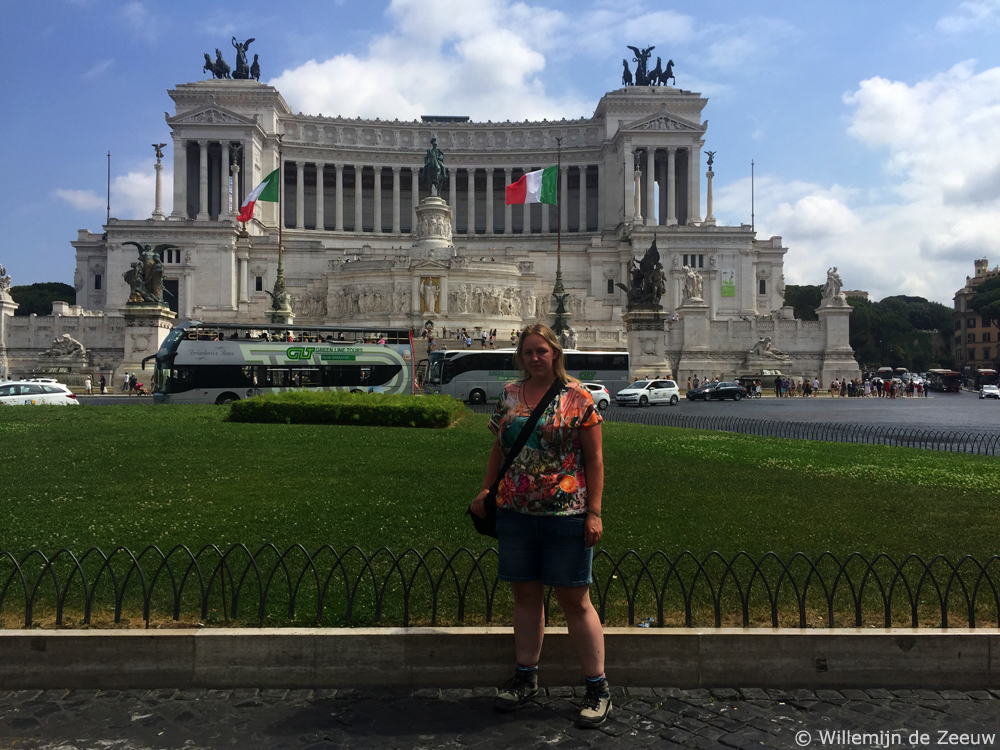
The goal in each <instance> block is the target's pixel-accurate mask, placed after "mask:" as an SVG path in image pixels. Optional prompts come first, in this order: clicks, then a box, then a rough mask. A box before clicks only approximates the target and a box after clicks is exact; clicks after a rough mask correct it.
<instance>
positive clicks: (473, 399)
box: [469, 388, 486, 406]
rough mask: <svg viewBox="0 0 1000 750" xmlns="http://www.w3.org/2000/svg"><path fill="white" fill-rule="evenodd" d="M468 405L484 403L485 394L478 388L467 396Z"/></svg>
mask: <svg viewBox="0 0 1000 750" xmlns="http://www.w3.org/2000/svg"><path fill="white" fill-rule="evenodd" d="M469 403H470V404H473V405H475V406H479V405H480V404H485V403H486V394H485V393H483V392H482V391H481V390H479V389H478V388H477V389H476V390H474V391H473V392H472V393H470V394H469Z"/></svg>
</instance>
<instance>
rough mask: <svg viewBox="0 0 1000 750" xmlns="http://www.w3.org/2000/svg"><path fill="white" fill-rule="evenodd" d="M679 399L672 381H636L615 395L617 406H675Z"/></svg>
mask: <svg viewBox="0 0 1000 750" xmlns="http://www.w3.org/2000/svg"><path fill="white" fill-rule="evenodd" d="M680 399H681V392H680V390H679V389H678V388H677V383H675V382H674V381H673V380H637V381H635V382H634V383H632V384H631V385H630V386H629V387H628V388H623V389H622V390H620V391H618V393H616V394H615V401H617V402H618V405H619V406H628V405H629V404H635V405H637V406H649V405H650V404H670V405H671V406H676V405H677V402H678V401H680Z"/></svg>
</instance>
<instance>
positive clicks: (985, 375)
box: [976, 368, 1000, 391]
mask: <svg viewBox="0 0 1000 750" xmlns="http://www.w3.org/2000/svg"><path fill="white" fill-rule="evenodd" d="M984 385H1000V375H998V374H997V371H996V370H989V369H986V368H980V369H978V370H976V390H977V391H978V390H980V389H981V388H982V387H983V386H984Z"/></svg>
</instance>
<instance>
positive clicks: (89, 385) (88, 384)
mask: <svg viewBox="0 0 1000 750" xmlns="http://www.w3.org/2000/svg"><path fill="white" fill-rule="evenodd" d="M94 383H97V385H98V387H99V388H100V389H101V391H100V392H101V394H102V395H103V394H105V393H107V392H108V381H107V380H105V379H104V376H103V375H101V376H100V377H98V376H97V375H94V376H93V377H91V376H90V375H88V376H87V379H86V380H84V381H83V390H85V391H86V392H87V394H88V395H91V396H92V395H93V394H94Z"/></svg>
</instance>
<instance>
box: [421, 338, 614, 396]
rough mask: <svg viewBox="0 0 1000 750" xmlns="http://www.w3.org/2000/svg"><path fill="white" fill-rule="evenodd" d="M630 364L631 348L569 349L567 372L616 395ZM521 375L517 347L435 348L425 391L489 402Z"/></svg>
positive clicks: (430, 361) (430, 359)
mask: <svg viewBox="0 0 1000 750" xmlns="http://www.w3.org/2000/svg"><path fill="white" fill-rule="evenodd" d="M628 368H629V359H628V352H623V351H619V352H581V351H575V350H568V351H566V372H567V373H569V374H570V375H572V376H573V377H574V378H578V379H579V380H582V381H585V382H588V383H601V384H603V385H604V386H606V387H607V389H608V393H610V394H611V395H612V397H614V394H615V393H617V392H618V391H620V390H621V389H622V388H625V387H627V386H628V380H629V369H628ZM518 377H519V373H518V370H517V367H516V366H515V365H514V349H485V350H483V349H480V350H472V349H456V350H455V351H444V352H431V354H430V357H429V367H428V368H427V375H426V376H425V378H424V392H425V393H441V394H444V395H446V396H451V397H452V398H456V399H458V400H459V401H468V402H469V403H470V404H485V403H486V402H487V401H493V400H495V399H496V398H497V397H498V396H499V395H500V393H501V392H502V391H503V387H504V385H506V384H507V383H508V382H509V381H511V380H517V378H518Z"/></svg>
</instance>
